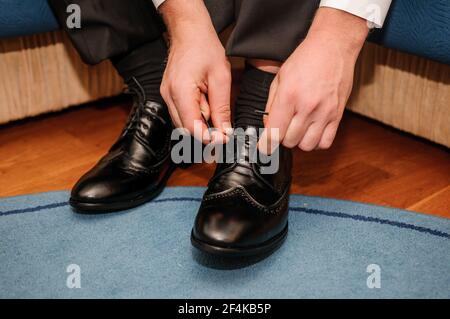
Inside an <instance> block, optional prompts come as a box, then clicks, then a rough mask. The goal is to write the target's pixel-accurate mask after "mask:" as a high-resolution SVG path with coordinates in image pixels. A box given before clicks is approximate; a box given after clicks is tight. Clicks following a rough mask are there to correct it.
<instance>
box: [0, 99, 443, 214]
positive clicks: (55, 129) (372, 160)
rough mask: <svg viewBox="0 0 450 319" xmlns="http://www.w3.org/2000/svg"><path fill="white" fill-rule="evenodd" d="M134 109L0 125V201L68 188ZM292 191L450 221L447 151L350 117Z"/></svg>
mask: <svg viewBox="0 0 450 319" xmlns="http://www.w3.org/2000/svg"><path fill="white" fill-rule="evenodd" d="M129 108H130V105H129V102H128V100H126V99H125V98H123V97H121V98H117V99H112V100H108V101H106V102H105V101H103V102H100V103H98V102H97V103H93V104H90V105H85V106H81V107H76V108H73V109H69V110H67V111H63V112H60V113H54V114H50V115H44V116H40V117H38V118H35V119H29V120H25V121H20V122H16V123H13V124H9V125H4V126H0V196H2V197H3V196H14V195H21V194H29V193H36V192H46V191H54V190H66V189H70V187H71V186H72V185H73V184H74V183H75V182H76V180H77V179H78V178H79V177H80V176H81V175H82V174H83V173H84V172H85V171H86V170H88V169H89V168H90V167H92V166H93V165H94V164H95V163H96V162H97V160H98V159H99V158H100V157H101V156H102V155H103V154H105V152H107V150H108V148H109V147H110V146H111V144H112V143H113V142H114V140H115V139H116V138H117V136H118V135H119V133H120V131H121V129H122V126H123V124H124V122H125V120H126V117H127V114H128V111H129ZM294 158H295V167H294V171H293V178H294V179H293V185H292V192H293V193H299V194H307V195H314V196H326V197H332V198H338V199H345V200H353V201H360V202H365V203H372V204H378V205H385V206H391V207H397V208H402V209H409V210H412V211H417V212H422V213H427V214H433V215H436V216H441V217H447V218H450V154H449V151H448V149H446V148H444V147H440V146H436V145H434V144H432V143H429V142H427V141H424V140H422V139H418V138H414V137H412V136H410V135H408V134H404V133H401V132H399V131H397V130H394V129H391V128H388V127H386V126H384V125H381V124H378V123H376V122H374V121H372V120H368V119H365V118H362V117H360V116H357V115H355V114H352V113H346V114H345V116H344V120H343V122H342V125H341V128H340V131H339V133H338V135H337V138H336V141H335V143H334V145H333V147H332V148H331V149H330V150H327V151H316V152H311V153H305V152H301V151H300V150H296V151H295V154H294ZM213 171H214V165H212V164H196V165H192V166H191V167H189V168H186V169H178V170H177V171H176V172H175V173H174V174H173V176H172V177H171V178H170V180H169V182H168V184H169V185H170V186H205V185H206V184H207V182H208V179H209V177H210V176H211V175H212V173H213Z"/></svg>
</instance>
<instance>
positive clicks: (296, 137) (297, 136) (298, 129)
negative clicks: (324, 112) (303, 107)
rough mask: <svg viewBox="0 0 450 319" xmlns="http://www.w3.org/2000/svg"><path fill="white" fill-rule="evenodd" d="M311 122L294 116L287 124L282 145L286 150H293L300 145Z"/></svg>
mask: <svg viewBox="0 0 450 319" xmlns="http://www.w3.org/2000/svg"><path fill="white" fill-rule="evenodd" d="M310 124H311V122H310V121H309V119H308V118H305V117H302V116H299V115H298V114H296V115H295V116H294V117H293V118H292V120H291V123H290V124H289V127H288V129H287V131H286V135H285V137H284V139H283V145H284V146H286V147H287V148H294V147H296V146H298V145H299V144H300V142H301V141H302V139H303V136H304V135H305V133H306V130H307V129H308V127H309V125H310Z"/></svg>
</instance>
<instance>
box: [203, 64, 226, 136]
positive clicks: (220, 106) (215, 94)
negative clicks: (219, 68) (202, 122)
mask: <svg viewBox="0 0 450 319" xmlns="http://www.w3.org/2000/svg"><path fill="white" fill-rule="evenodd" d="M230 97H231V75H230V74H229V72H227V73H224V74H219V75H216V76H212V77H211V78H210V79H209V80H208V99H209V106H210V110H211V120H212V123H213V125H214V127H215V128H217V129H218V130H219V132H222V133H225V132H227V130H229V129H231V109H230Z"/></svg>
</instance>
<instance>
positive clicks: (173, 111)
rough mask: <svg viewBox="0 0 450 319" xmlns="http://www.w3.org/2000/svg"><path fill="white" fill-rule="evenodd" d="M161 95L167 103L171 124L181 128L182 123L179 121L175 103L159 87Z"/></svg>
mask: <svg viewBox="0 0 450 319" xmlns="http://www.w3.org/2000/svg"><path fill="white" fill-rule="evenodd" d="M160 93H161V96H162V98H163V99H164V101H165V102H166V104H167V108H168V109H169V114H170V117H171V118H172V122H173V125H174V126H175V127H176V128H182V127H183V123H182V122H181V118H180V115H179V114H178V111H177V108H176V107H175V104H174V102H173V100H172V98H171V96H170V94H168V93H167V92H166V91H165V90H163V89H162V87H161V92H160Z"/></svg>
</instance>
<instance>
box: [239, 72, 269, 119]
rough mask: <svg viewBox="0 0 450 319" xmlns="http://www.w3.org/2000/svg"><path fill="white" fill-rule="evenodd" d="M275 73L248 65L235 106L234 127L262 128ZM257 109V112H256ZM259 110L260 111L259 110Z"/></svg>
mask: <svg viewBox="0 0 450 319" xmlns="http://www.w3.org/2000/svg"><path fill="white" fill-rule="evenodd" d="M274 78H275V74H273V73H269V72H265V71H261V70H259V69H257V68H255V67H253V66H251V65H246V68H245V70H244V74H243V76H242V81H241V87H240V92H239V95H238V97H237V100H236V103H235V106H234V127H235V128H238V127H240V128H246V127H248V126H253V127H255V128H262V127H263V126H264V124H263V114H262V112H264V110H265V109H266V104H267V99H268V98H269V89H270V84H271V83H272V81H273V79H274ZM255 111H256V112H255ZM258 111H259V112H258Z"/></svg>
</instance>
